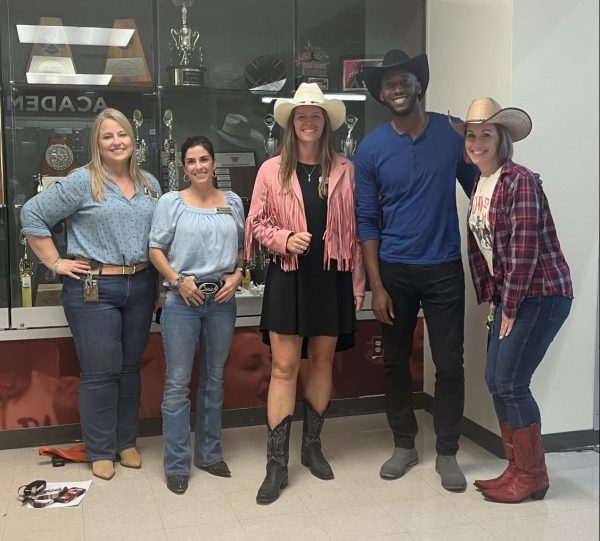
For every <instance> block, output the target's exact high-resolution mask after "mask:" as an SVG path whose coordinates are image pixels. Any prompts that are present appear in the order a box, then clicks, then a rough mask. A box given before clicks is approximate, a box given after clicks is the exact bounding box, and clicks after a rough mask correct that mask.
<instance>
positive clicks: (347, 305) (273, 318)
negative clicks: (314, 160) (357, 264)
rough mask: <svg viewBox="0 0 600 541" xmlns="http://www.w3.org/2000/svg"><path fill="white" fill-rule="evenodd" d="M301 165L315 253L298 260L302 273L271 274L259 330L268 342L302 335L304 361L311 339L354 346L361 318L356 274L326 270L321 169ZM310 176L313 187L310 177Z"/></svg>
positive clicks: (272, 270)
mask: <svg viewBox="0 0 600 541" xmlns="http://www.w3.org/2000/svg"><path fill="white" fill-rule="evenodd" d="M313 167H314V165H306V164H301V163H298V166H297V167H296V173H297V175H298V180H299V181H300V188H301V189H302V198H303V200H304V209H305V213H306V223H307V229H308V232H309V233H311V234H312V239H311V242H310V248H309V250H308V252H307V253H306V254H304V255H301V256H299V257H298V270H297V271H288V272H284V271H283V270H281V266H280V265H279V263H278V262H271V264H270V265H269V268H268V271H267V279H266V283H265V291H264V298H263V308H262V316H261V320H260V330H261V331H263V340H264V342H265V343H266V344H268V343H269V332H268V331H275V332H277V333H279V334H289V335H299V336H303V337H304V340H303V344H302V357H303V358H306V357H307V343H308V340H307V338H308V337H311V336H337V337H338V341H337V346H336V351H344V350H346V349H349V348H351V347H353V346H354V332H355V331H356V317H355V313H354V294H353V286H352V273H351V272H349V271H348V272H342V271H338V270H337V262H336V261H335V260H331V265H330V270H323V250H324V242H323V234H324V233H325V228H326V225H327V200H326V199H322V198H321V197H319V181H318V178H319V170H320V167H319V165H317V166H316V168H315V169H314V170H313ZM308 173H310V182H309V180H308V179H309V175H308Z"/></svg>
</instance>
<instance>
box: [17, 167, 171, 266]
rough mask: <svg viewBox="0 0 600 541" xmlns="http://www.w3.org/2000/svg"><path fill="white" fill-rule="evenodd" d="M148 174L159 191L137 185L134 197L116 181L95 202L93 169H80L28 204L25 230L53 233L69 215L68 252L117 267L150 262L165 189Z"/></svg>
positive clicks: (24, 210) (23, 212) (23, 214)
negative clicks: (150, 236)
mask: <svg viewBox="0 0 600 541" xmlns="http://www.w3.org/2000/svg"><path fill="white" fill-rule="evenodd" d="M144 174H145V175H146V178H147V179H148V184H149V185H150V187H151V189H152V191H153V192H154V193H151V194H148V193H145V192H144V188H143V187H142V186H140V185H137V184H136V188H135V194H134V195H133V197H132V198H131V199H129V200H128V199H127V198H126V197H125V196H124V195H123V192H121V190H120V189H119V187H118V186H117V185H116V184H114V183H113V182H112V181H110V182H108V185H107V186H106V191H105V200H104V201H95V200H94V199H93V198H92V190H91V175H90V172H89V170H88V169H87V168H86V167H80V168H79V169H75V170H74V171H73V172H72V173H71V174H70V175H68V176H67V177H65V179H64V180H62V181H60V182H57V183H56V184H55V185H54V186H52V187H51V188H50V189H48V190H46V191H43V192H42V193H40V194H38V195H36V196H35V197H33V198H32V199H30V200H29V201H27V202H26V203H25V204H24V205H23V208H22V209H21V225H22V230H21V231H22V233H23V234H24V235H33V236H35V237H50V236H51V232H50V228H52V227H53V226H54V225H56V224H57V223H58V222H59V221H60V220H63V219H64V220H65V221H66V225H67V256H69V257H74V256H82V257H85V258H88V259H93V260H95V261H99V262H101V263H105V264H113V265H132V264H134V263H141V262H143V261H148V233H149V231H150V224H151V223H152V214H153V213H154V207H155V206H156V203H157V201H158V197H159V196H160V193H161V189H160V185H159V183H158V181H157V180H156V179H155V178H154V177H153V176H152V175H151V174H150V173H147V172H144Z"/></svg>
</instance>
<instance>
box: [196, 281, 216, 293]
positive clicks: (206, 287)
mask: <svg viewBox="0 0 600 541" xmlns="http://www.w3.org/2000/svg"><path fill="white" fill-rule="evenodd" d="M198 289H199V290H200V291H201V292H202V293H204V294H205V295H212V294H213V293H216V292H217V291H219V284H215V283H214V282H204V283H203V284H200V285H199V286H198Z"/></svg>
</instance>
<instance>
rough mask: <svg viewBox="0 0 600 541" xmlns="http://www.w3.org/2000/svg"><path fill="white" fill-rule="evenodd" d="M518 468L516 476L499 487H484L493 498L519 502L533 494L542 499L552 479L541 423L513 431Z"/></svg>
mask: <svg viewBox="0 0 600 541" xmlns="http://www.w3.org/2000/svg"><path fill="white" fill-rule="evenodd" d="M513 450H514V455H515V471H514V476H513V478H512V479H511V480H510V481H508V482H506V483H504V484H503V485H501V486H499V487H497V488H491V489H489V490H484V491H483V495H484V496H485V497H486V498H489V499H490V500H495V501H498V502H504V503H517V502H521V501H523V500H525V499H526V498H528V497H529V496H531V497H532V498H533V499H534V500H542V499H543V498H544V496H545V495H546V492H548V487H549V486H550V482H549V481H548V472H547V470H546V462H545V459H544V445H543V443H542V433H541V425H539V424H532V425H530V426H528V427H525V428H520V429H519V430H515V431H514V432H513Z"/></svg>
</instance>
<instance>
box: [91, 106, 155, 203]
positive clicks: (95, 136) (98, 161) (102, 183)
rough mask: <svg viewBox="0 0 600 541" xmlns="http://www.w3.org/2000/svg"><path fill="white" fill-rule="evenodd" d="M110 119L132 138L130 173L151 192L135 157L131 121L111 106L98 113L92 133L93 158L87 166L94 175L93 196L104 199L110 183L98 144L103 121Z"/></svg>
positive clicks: (96, 198)
mask: <svg viewBox="0 0 600 541" xmlns="http://www.w3.org/2000/svg"><path fill="white" fill-rule="evenodd" d="M108 119H110V120H114V121H115V122H116V123H117V124H119V125H120V126H121V127H122V128H123V129H124V130H125V131H126V132H127V135H129V137H130V138H131V144H132V145H134V151H133V154H132V155H131V158H129V174H130V175H131V178H132V180H133V182H134V183H136V184H141V185H142V186H143V187H144V189H145V190H147V191H148V192H150V191H151V188H150V185H149V184H148V180H147V179H146V176H145V175H144V172H143V171H142V169H141V167H140V166H139V165H138V163H137V160H136V159H135V135H134V133H133V128H132V126H131V123H130V122H129V120H128V119H127V117H126V116H125V115H124V114H123V113H121V111H118V110H117V109H112V108H110V107H109V108H107V109H104V110H103V111H102V112H100V113H99V114H98V116H97V117H96V119H95V120H94V123H93V124H92V130H91V133H90V156H91V158H92V159H91V161H90V163H88V164H87V165H86V167H87V168H88V170H89V171H90V175H91V177H92V197H93V198H94V200H95V201H104V191H105V190H106V186H107V185H108V175H109V173H108V171H107V169H106V167H104V164H103V163H102V158H101V157H100V148H99V146H98V141H99V140H100V126H101V124H102V122H103V121H105V120H108Z"/></svg>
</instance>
